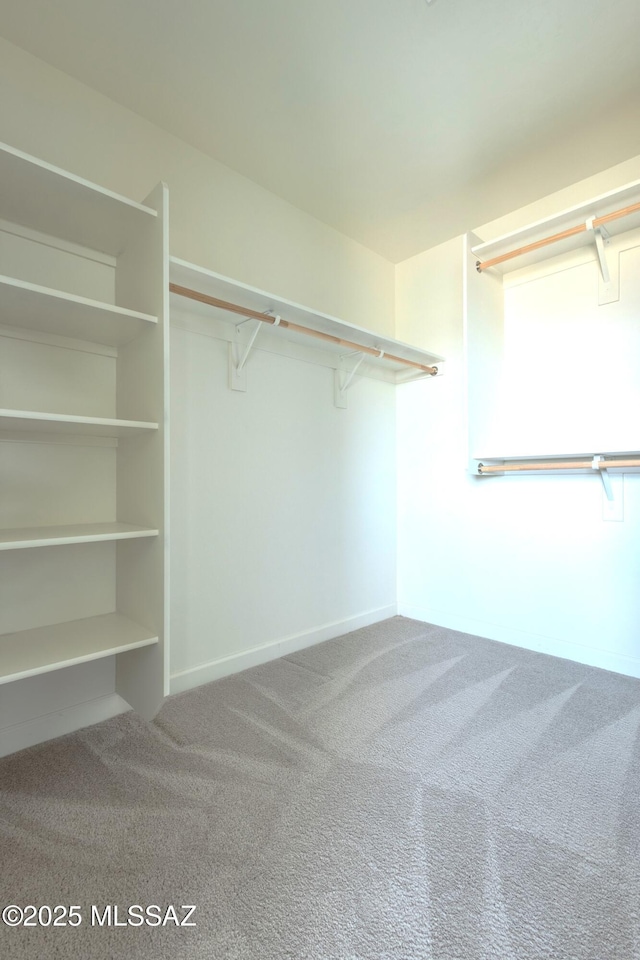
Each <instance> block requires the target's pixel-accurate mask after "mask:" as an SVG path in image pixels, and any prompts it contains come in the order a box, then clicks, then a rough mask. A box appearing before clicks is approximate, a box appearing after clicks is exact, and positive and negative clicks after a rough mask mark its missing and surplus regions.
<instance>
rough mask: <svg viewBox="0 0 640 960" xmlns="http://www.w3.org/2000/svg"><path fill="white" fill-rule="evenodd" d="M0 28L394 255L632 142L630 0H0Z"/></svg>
mask: <svg viewBox="0 0 640 960" xmlns="http://www.w3.org/2000/svg"><path fill="white" fill-rule="evenodd" d="M1 10H2V17H1V19H0V33H1V34H2V35H3V36H4V37H5V38H6V39H7V40H9V41H11V42H13V43H15V44H17V45H18V46H20V47H23V48H24V49H25V50H28V51H29V52H30V53H33V54H35V55H36V56H38V57H40V58H42V59H43V60H45V61H47V62H49V63H51V64H52V65H53V66H55V67H57V68H59V69H60V70H63V71H64V72H65V73H67V74H70V75H71V76H73V77H76V78H77V79H79V80H81V81H83V82H84V83H86V84H88V85H89V86H91V87H93V88H94V89H96V90H98V91H100V92H101V93H103V94H105V95H107V96H108V97H110V98H111V99H113V100H115V101H117V102H118V103H121V104H123V105H124V106H126V107H128V108H130V109H131V110H134V111H135V112H137V113H138V114H140V115H142V116H143V117H145V118H147V119H149V120H151V121H152V122H154V123H156V124H158V125H159V126H161V127H163V128H164V129H166V130H168V131H170V132H171V133H173V134H175V135H177V136H179V137H181V138H182V139H183V140H186V141H187V142H188V143H190V144H192V145H194V146H196V147H198V148H199V149H201V150H203V151H204V152H206V153H208V154H210V155H211V156H212V157H215V158H216V159H217V160H220V161H222V162H223V163H225V164H227V165H228V166H229V167H232V168H233V169H235V170H236V171H238V172H240V173H242V174H244V175H245V176H247V177H250V178H251V179H252V180H254V181H256V182H257V183H259V184H261V185H262V186H264V187H266V188H267V189H269V190H271V191H273V192H274V193H276V194H278V195H279V196H281V197H283V198H284V199H286V200H288V201H290V202H291V203H293V204H295V205H296V206H297V207H300V208H301V209H303V210H306V211H307V212H309V213H310V214H312V215H313V216H315V217H317V218H318V219H320V220H322V221H324V222H325V223H327V224H330V225H331V226H333V227H335V228H336V229H338V230H340V231H342V232H343V233H345V234H347V235H348V236H351V237H353V238H354V239H356V240H358V241H360V242H361V243H363V244H365V245H366V246H368V247H370V248H372V249H374V250H376V251H378V252H379V253H380V254H382V255H383V256H385V257H386V258H388V259H390V260H393V261H398V260H402V259H404V258H406V257H409V256H411V255H412V254H414V253H417V252H419V251H421V250H424V249H426V248H427V247H429V246H432V245H433V244H435V243H438V242H441V241H442V240H445V239H447V238H449V237H451V236H455V235H456V234H458V233H461V232H463V231H464V230H466V229H469V228H471V227H474V226H477V225H478V224H481V223H483V222H486V221H488V220H491V219H494V218H495V217H498V216H501V215H502V214H504V213H507V212H509V211H510V210H512V209H515V208H516V207H519V206H522V205H524V204H526V203H529V202H531V201H533V200H535V199H537V198H538V197H541V196H545V195H546V194H548V193H551V192H552V191H554V190H557V189H560V188H561V187H564V186H567V185H568V184H570V183H573V182H575V181H577V180H580V179H582V178H584V177H586V176H589V175H591V174H593V173H596V172H598V171H599V170H603V169H605V168H606V167H609V166H611V165H613V164H614V163H617V162H620V161H622V160H624V159H627V158H629V157H631V156H634V155H636V154H640V56H639V55H638V38H639V37H640V3H638V0H608V2H604V0H562V2H559V0H536V2H530V0H529V2H523V0H181V2H180V3H178V2H176V0H109V3H104V2H100V3H98V2H97V0H55V3H52V2H51V0H29V3H25V2H24V0H2V3H1Z"/></svg>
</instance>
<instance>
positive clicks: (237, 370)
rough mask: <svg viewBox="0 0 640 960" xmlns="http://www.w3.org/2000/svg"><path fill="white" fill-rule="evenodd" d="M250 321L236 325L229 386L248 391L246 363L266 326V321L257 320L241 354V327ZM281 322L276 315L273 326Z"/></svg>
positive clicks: (231, 346)
mask: <svg viewBox="0 0 640 960" xmlns="http://www.w3.org/2000/svg"><path fill="white" fill-rule="evenodd" d="M265 316H270V314H269V313H266V314H265ZM249 322H250V320H243V321H242V323H239V324H238V325H237V326H236V328H235V340H233V341H232V342H230V343H229V387H230V388H231V390H241V391H242V392H246V390H247V371H246V369H245V367H246V363H247V360H248V359H249V356H250V354H251V351H252V350H253V347H254V344H255V342H256V340H257V338H258V334H259V333H260V330H261V329H262V327H263V326H264V321H262V320H256V321H255V326H254V328H253V330H252V332H251V335H250V337H249V340H248V342H247V344H246V346H245V348H244V351H243V352H242V355H241V356H240V350H241V346H242V345H241V343H240V339H239V333H240V327H243V326H244V324H245V323H249ZM279 323H280V317H275V319H274V322H273V326H276V327H277V326H278V324H279Z"/></svg>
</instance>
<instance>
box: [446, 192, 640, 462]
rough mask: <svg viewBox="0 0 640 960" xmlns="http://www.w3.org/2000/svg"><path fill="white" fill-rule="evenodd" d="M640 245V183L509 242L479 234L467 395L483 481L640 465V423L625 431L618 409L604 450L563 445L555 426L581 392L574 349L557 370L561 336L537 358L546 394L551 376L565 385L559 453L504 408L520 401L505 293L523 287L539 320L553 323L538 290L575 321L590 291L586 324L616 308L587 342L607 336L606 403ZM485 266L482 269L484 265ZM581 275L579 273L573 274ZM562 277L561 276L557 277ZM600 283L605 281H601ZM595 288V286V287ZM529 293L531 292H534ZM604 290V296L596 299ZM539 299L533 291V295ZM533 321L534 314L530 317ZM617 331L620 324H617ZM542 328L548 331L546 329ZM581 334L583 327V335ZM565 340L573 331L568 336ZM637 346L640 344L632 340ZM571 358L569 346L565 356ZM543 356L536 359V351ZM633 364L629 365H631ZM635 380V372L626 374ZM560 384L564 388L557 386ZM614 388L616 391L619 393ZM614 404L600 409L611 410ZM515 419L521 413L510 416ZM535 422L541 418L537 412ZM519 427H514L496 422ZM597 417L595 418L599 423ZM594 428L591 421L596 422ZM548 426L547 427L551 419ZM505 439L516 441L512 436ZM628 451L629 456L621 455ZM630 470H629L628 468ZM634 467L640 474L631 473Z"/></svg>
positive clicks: (468, 296) (598, 374) (574, 442)
mask: <svg viewBox="0 0 640 960" xmlns="http://www.w3.org/2000/svg"><path fill="white" fill-rule="evenodd" d="M639 246H640V181H634V182H633V183H630V184H627V185H626V186H624V187H621V188H619V189H617V190H612V191H609V192H608V193H605V194H601V195H599V196H597V197H594V198H592V199H590V200H588V201H586V202H584V203H581V204H578V205H576V206H573V207H570V208H568V209H565V210H562V211H560V212H558V213H554V214H552V215H551V216H549V217H546V218H544V219H542V220H538V221H536V222H534V223H531V224H528V225H526V226H524V227H522V228H521V229H519V230H516V231H513V232H510V233H507V234H504V235H502V236H499V237H496V238H494V239H492V240H481V239H480V238H479V237H477V236H474V235H472V234H469V235H468V238H467V256H466V262H465V267H464V270H465V347H466V360H467V388H468V389H467V395H468V431H469V449H468V454H469V470H470V472H471V473H474V474H478V472H479V464H480V463H483V464H485V466H487V465H493V466H496V465H499V464H500V463H505V464H509V463H512V462H513V461H544V462H547V461H548V463H549V469H550V470H551V469H556V468H557V469H560V467H557V464H558V463H562V462H564V461H566V460H567V459H568V458H577V459H584V458H585V457H599V456H605V457H620V456H622V457H633V456H637V451H638V432H637V430H636V429H635V420H629V421H628V424H627V425H625V426H624V427H623V428H621V429H618V427H617V424H618V423H619V422H621V421H622V418H623V416H624V415H623V414H622V415H621V414H620V413H618V412H617V411H616V410H612V411H611V415H610V418H609V423H610V428H609V427H607V428H606V429H600V431H599V433H596V438H595V439H594V446H593V447H592V448H589V449H588V452H587V453H586V454H585V453H583V452H582V451H584V449H585V447H586V445H587V444H588V443H589V439H588V438H587V439H586V440H585V437H584V436H582V437H578V438H575V439H574V438H573V437H572V436H570V435H569V434H568V431H567V435H566V436H565V437H557V436H556V431H554V429H553V427H554V426H555V424H554V423H552V422H551V421H553V420H554V419H555V420H559V419H560V420H561V419H562V416H563V409H566V407H564V406H563V404H562V401H563V400H564V402H565V404H566V403H567V401H569V403H574V402H575V397H576V396H577V395H578V393H577V391H576V390H575V389H573V388H571V387H569V386H568V384H569V383H570V382H571V383H572V382H573V381H572V380H571V376H570V375H571V374H572V373H573V371H574V367H573V366H572V359H573V353H574V352H573V351H572V352H571V354H570V355H569V357H568V365H567V364H566V363H565V368H564V370H563V371H559V370H557V369H554V361H555V360H556V357H555V355H554V341H553V335H554V334H555V329H556V328H554V329H553V330H552V331H551V332H552V336H551V337H549V336H548V333H549V330H548V329H547V335H546V336H543V335H542V334H541V339H540V344H539V346H538V345H537V344H536V346H535V347H532V350H534V349H535V350H537V349H539V350H540V355H539V361H538V363H539V366H540V390H541V391H544V392H545V393H548V392H549V385H548V384H546V383H545V376H551V377H555V378H556V383H557V382H558V378H559V377H562V389H561V390H560V389H557V390H556V394H557V395H559V402H558V404H557V405H556V407H555V408H554V412H553V414H551V415H550V414H549V412H548V411H547V412H546V414H545V415H546V417H547V418H548V420H549V422H550V428H549V434H550V438H549V446H548V447H546V448H545V445H544V444H545V438H544V436H541V431H539V432H538V433H536V436H535V437H534V439H533V441H532V440H531V439H530V438H529V437H528V436H527V433H526V429H525V428H523V436H522V437H520V436H516V435H515V434H516V433H517V429H518V423H517V422H516V421H515V418H514V417H513V416H510V418H505V417H504V416H503V411H502V410H501V409H500V405H501V404H508V403H509V399H510V397H511V399H512V400H513V390H511V391H509V390H508V389H507V387H506V386H505V385H506V384H507V383H508V377H507V374H508V373H510V371H508V370H507V369H506V367H504V366H503V365H504V345H505V290H507V291H509V295H511V296H512V300H511V303H513V293H514V291H515V288H517V287H521V288H522V291H523V292H522V300H521V302H523V301H524V298H525V297H528V296H530V297H531V302H532V303H533V304H535V306H534V307H532V308H531V312H532V315H534V316H536V314H535V312H536V311H537V316H536V322H538V321H539V320H540V319H543V316H542V314H543V311H545V307H544V305H543V304H542V301H540V300H536V299H535V296H536V294H535V290H536V284H538V283H540V284H544V283H545V282H548V283H549V286H548V288H547V289H549V290H553V291H554V292H553V294H549V296H552V295H553V296H554V297H555V298H556V301H557V300H558V298H559V297H562V298H563V303H564V304H565V305H566V309H565V313H566V312H567V311H568V310H569V307H570V305H571V304H572V303H578V302H579V297H580V296H581V295H582V294H583V293H586V294H588V295H589V296H590V297H592V300H591V304H589V305H588V306H585V305H584V302H583V304H582V306H581V307H580V308H579V309H580V317H581V318H582V317H585V318H586V315H587V313H588V310H589V308H590V306H591V305H592V306H593V308H594V310H595V311H598V309H599V307H610V309H609V312H606V311H604V312H602V314H601V321H600V322H601V327H596V326H595V321H594V317H593V315H590V319H589V323H588V325H587V324H586V321H585V336H587V337H591V338H593V337H594V330H595V329H598V330H599V332H600V336H601V338H602V339H601V341H600V342H599V349H598V351H597V354H596V358H595V359H594V360H593V361H592V362H593V364H594V366H593V371H594V378H593V391H594V392H597V393H598V394H599V395H600V396H602V395H603V394H604V395H606V394H607V392H608V386H607V376H610V377H615V373H614V372H613V366H612V364H611V356H610V350H611V351H614V352H615V351H616V350H617V351H618V352H619V351H620V343H621V342H622V340H621V338H622V335H623V330H624V329H625V324H628V318H625V317H624V314H623V312H621V311H620V310H619V309H618V308H619V307H620V304H619V303H618V301H620V299H621V290H620V257H621V254H622V253H623V252H628V251H631V250H633V248H636V247H639ZM503 257H504V258H505V259H503V260H502V261H501V262H498V263H492V261H493V260H494V259H496V258H497V259H499V258H503ZM480 265H482V269H479V266H480ZM574 268H575V269H576V270H577V271H578V272H577V273H576V274H575V278H576V279H574V274H572V270H574ZM556 274H557V275H561V276H558V277H557V278H556V277H555V275H556ZM626 276H627V285H628V287H629V288H630V291H629V292H630V295H633V286H634V285H633V283H632V282H631V278H630V276H629V273H627V275H626ZM594 281H597V282H594ZM585 284H588V287H587V286H585ZM527 285H531V286H530V287H528V286H527ZM596 286H597V298H596V297H595V296H593V294H594V293H595V288H596ZM529 291H531V292H530V293H529ZM551 307H552V304H551V302H550V304H549V308H547V309H546V312H545V313H544V316H545V317H546V316H548V315H549V313H550V312H551ZM524 313H525V315H526V313H527V311H526V310H525V312H524ZM607 324H610V326H608V325H607ZM541 329H543V327H542V324H541ZM576 329H579V328H576ZM609 329H610V330H611V334H610V337H611V343H610V344H609V343H608V340H607V337H608V336H609V334H608V332H607V331H608V330H609ZM587 330H588V333H587ZM557 336H558V337H562V336H564V337H565V339H566V336H567V335H566V332H565V333H564V334H563V333H562V332H560V331H559V332H558V334H557ZM627 342H629V343H631V344H632V345H631V349H632V350H634V349H635V348H634V347H633V341H632V340H631V338H630V337H629V336H627ZM549 352H550V355H551V360H550V362H549V365H548V370H549V372H548V373H547V372H546V370H545V364H546V360H545V355H546V354H548V353H549ZM566 354H567V350H566V347H565V356H566ZM575 354H576V360H575V363H576V364H577V365H578V366H577V367H576V368H575V369H577V370H578V371H579V369H580V364H581V363H582V364H583V365H584V364H585V360H584V354H583V355H581V359H578V351H575ZM601 357H606V361H605V363H604V365H603V368H602V370H600V369H599V367H598V364H599V363H600V358H601ZM532 358H533V353H532ZM630 359H631V358H630V357H626V358H625V362H629V361H630ZM624 375H625V376H626V374H624ZM554 386H555V384H554ZM609 386H610V385H609ZM603 406H604V404H600V407H601V408H602V407H603ZM509 414H510V415H511V414H512V411H509ZM528 416H529V423H531V422H533V417H532V415H531V413H530V412H529V414H528ZM505 419H506V420H508V421H509V425H508V427H507V429H504V428H503V427H500V428H498V429H495V425H496V424H504V422H505ZM594 419H595V418H593V417H592V418H591V421H593V420H594ZM591 421H590V422H591ZM540 422H541V424H544V419H541V421H540ZM504 434H509V436H507V437H506V438H505V436H504ZM621 451H622V452H621ZM626 469H627V468H625V470H626ZM629 469H632V468H629Z"/></svg>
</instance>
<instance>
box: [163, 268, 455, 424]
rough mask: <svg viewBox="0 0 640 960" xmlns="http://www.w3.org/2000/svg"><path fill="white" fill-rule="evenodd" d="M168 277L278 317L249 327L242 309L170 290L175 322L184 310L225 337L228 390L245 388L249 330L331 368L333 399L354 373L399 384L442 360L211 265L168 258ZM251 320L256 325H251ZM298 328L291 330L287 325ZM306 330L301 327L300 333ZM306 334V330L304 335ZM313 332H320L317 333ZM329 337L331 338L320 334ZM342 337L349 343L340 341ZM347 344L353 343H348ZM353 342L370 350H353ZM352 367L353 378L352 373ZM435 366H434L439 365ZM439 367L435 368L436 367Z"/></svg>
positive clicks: (266, 344) (271, 346)
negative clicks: (244, 363)
mask: <svg viewBox="0 0 640 960" xmlns="http://www.w3.org/2000/svg"><path fill="white" fill-rule="evenodd" d="M170 280H171V283H172V285H176V286H178V287H183V288H187V289H191V290H196V291H198V292H199V293H201V294H204V295H206V296H209V297H213V298H215V299H217V300H221V301H227V302H230V303H233V304H237V305H239V306H241V307H244V308H247V309H248V310H249V311H253V312H256V313H260V314H269V315H271V316H279V317H282V320H283V321H285V322H283V323H282V324H279V325H278V326H277V327H276V326H271V325H269V324H265V323H262V322H261V321H260V320H257V321H256V320H253V321H252V324H253V329H252V330H251V329H250V330H247V329H246V326H248V325H246V324H245V323H244V320H245V318H244V317H243V316H242V314H241V313H238V312H231V311H229V310H225V309H224V308H218V307H212V306H211V305H209V304H206V303H201V302H198V301H196V300H193V299H186V298H185V297H183V296H181V295H179V294H175V293H172V294H171V311H172V319H173V321H174V322H177V323H178V324H179V323H180V318H181V317H183V316H185V315H188V316H189V324H190V325H192V324H193V323H194V320H195V322H197V321H198V320H200V322H201V323H202V326H203V329H206V330H207V331H209V332H211V331H215V335H216V336H217V337H219V338H220V339H222V340H227V341H228V342H229V344H230V347H229V385H230V386H231V387H232V388H233V389H239V390H244V389H246V379H245V376H244V375H243V374H244V370H243V371H238V367H239V366H240V364H241V360H242V357H243V356H244V354H245V351H246V350H247V348H250V347H251V343H250V341H251V337H252V334H253V333H256V332H257V333H258V334H259V338H258V339H257V341H256V348H257V349H259V350H264V351H266V352H270V353H277V354H281V355H285V356H292V357H298V358H300V359H305V360H308V361H311V362H314V363H318V364H320V365H322V366H327V367H331V368H332V369H334V370H335V371H336V391H335V394H336V403H337V405H338V406H344V405H345V398H344V394H345V393H346V388H345V387H344V384H345V383H348V385H351V384H352V383H353V382H354V379H355V378H356V377H370V378H373V379H376V380H384V381H387V382H389V383H396V384H397V383H404V382H407V381H409V380H414V379H417V378H422V377H425V376H429V374H427V373H425V372H424V371H423V370H420V369H419V367H420V366H427V367H430V366H434V365H439V364H441V363H443V362H444V358H443V357H441V356H439V355H438V354H435V353H431V352H430V351H427V350H421V349H419V348H417V347H414V346H411V345H410V344H407V343H403V342H402V341H400V340H394V339H391V338H389V337H384V336H381V335H380V334H376V333H373V332H372V331H371V330H366V329H364V328H363V327H358V326H356V325H355V324H352V323H348V322H347V321H345V320H339V319H338V318H336V317H332V316H329V315H328V314H324V313H319V312H318V311H314V310H310V309H308V308H307V307H304V306H301V305H300V304H298V303H294V302H293V301H290V300H285V299H283V298H282V297H276V296H274V295H273V294H271V293H267V292H266V291H264V290H259V289H257V288H256V287H251V286H248V285H247V284H244V283H240V282H238V281H235V280H231V279H230V278H229V277H224V276H222V275H221V274H218V273H215V272H214V271H212V270H207V269H205V268H204V267H199V266H196V265H195V264H192V263H188V262H187V261H185V260H179V259H177V258H175V257H171V258H170ZM255 324H257V325H258V326H257V327H256V326H255ZM288 324H291V325H293V326H294V327H298V328H302V329H292V328H291V326H289V325H288ZM305 331H306V332H305ZM309 334H311V335H309ZM314 334H320V335H321V337H316V336H314ZM325 337H329V338H332V339H333V341H334V342H331V341H330V340H327V339H325ZM345 341H346V342H348V343H349V344H350V346H345ZM351 345H352V346H351ZM357 346H361V347H363V348H365V349H366V350H367V351H372V352H375V353H376V354H379V356H374V355H372V354H369V353H364V352H363V353H361V354H358V350H357ZM394 357H399V358H402V359H404V360H406V361H409V363H410V364H414V365H415V366H413V367H412V366H409V365H406V364H403V363H398V362H397V360H394V359H393V358H394ZM354 368H355V369H356V371H357V372H356V373H355V375H354V377H353V378H352V377H351V372H352V371H353V370H354ZM438 369H439V368H438ZM439 372H440V370H439Z"/></svg>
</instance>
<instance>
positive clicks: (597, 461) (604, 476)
mask: <svg viewBox="0 0 640 960" xmlns="http://www.w3.org/2000/svg"><path fill="white" fill-rule="evenodd" d="M603 460H604V457H600V456H595V457H594V458H593V461H592V463H591V466H592V467H593V469H594V470H597V471H598V473H599V474H600V479H601V480H602V487H603V490H604V493H605V496H606V498H607V500H613V487H612V485H611V477H610V476H609V471H608V470H607V468H606V467H605V466H602V461H603Z"/></svg>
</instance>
